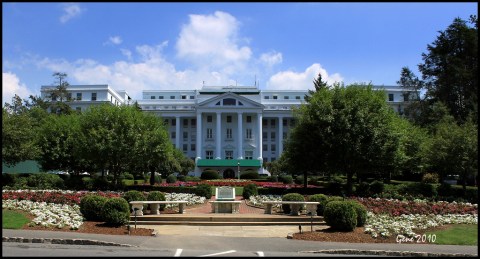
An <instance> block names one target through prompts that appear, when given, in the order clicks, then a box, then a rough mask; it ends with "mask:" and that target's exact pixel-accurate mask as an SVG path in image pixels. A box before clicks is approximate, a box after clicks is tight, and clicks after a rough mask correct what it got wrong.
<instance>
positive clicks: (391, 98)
mask: <svg viewBox="0 0 480 259" xmlns="http://www.w3.org/2000/svg"><path fill="white" fill-rule="evenodd" d="M388 101H389V102H393V94H388Z"/></svg>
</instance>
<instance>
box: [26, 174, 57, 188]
mask: <svg viewBox="0 0 480 259" xmlns="http://www.w3.org/2000/svg"><path fill="white" fill-rule="evenodd" d="M22 184H23V183H22ZM26 187H29V188H33V189H39V190H52V189H63V188H64V187H65V185H64V181H63V179H62V178H60V176H58V175H56V174H48V173H39V174H31V175H30V176H28V177H27V178H26Z"/></svg>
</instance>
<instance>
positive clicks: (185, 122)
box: [183, 119, 188, 127]
mask: <svg viewBox="0 0 480 259" xmlns="http://www.w3.org/2000/svg"><path fill="white" fill-rule="evenodd" d="M183 126H185V127H186V126H188V119H183Z"/></svg>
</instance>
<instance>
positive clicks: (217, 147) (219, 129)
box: [215, 112, 222, 159]
mask: <svg viewBox="0 0 480 259" xmlns="http://www.w3.org/2000/svg"><path fill="white" fill-rule="evenodd" d="M221 120H222V114H221V113H220V112H217V131H216V132H215V135H216V139H217V141H216V143H215V152H216V159H220V158H221V157H222V156H221V154H220V147H221V143H220V141H221V137H222V132H221V130H222V129H221V125H220V122H221Z"/></svg>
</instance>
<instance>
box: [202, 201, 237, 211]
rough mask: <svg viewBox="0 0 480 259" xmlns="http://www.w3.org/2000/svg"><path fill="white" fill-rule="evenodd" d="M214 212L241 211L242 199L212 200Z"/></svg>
mask: <svg viewBox="0 0 480 259" xmlns="http://www.w3.org/2000/svg"><path fill="white" fill-rule="evenodd" d="M210 203H211V204H212V212H213V213H239V211H240V203H242V202H241V201H210Z"/></svg>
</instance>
